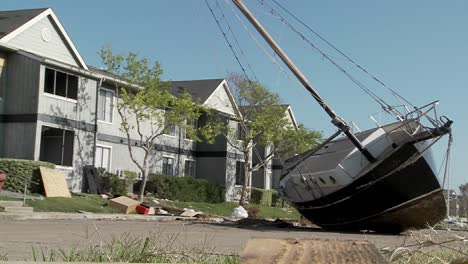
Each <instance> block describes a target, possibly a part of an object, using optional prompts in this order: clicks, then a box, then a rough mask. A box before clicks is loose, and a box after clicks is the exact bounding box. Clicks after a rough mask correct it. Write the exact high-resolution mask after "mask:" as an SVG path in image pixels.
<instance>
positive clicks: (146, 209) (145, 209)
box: [136, 204, 150, 215]
mask: <svg viewBox="0 0 468 264" xmlns="http://www.w3.org/2000/svg"><path fill="white" fill-rule="evenodd" d="M136 211H137V213H139V214H142V215H147V214H149V211H150V208H149V207H147V206H145V205H142V204H140V205H138V206H137V207H136Z"/></svg>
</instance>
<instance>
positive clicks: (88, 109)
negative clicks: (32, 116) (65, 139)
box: [37, 65, 97, 125]
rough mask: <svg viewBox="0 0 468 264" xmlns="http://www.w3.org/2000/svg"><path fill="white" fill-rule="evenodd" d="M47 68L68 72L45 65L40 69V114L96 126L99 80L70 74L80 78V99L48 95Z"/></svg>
mask: <svg viewBox="0 0 468 264" xmlns="http://www.w3.org/2000/svg"><path fill="white" fill-rule="evenodd" d="M46 67H47V68H51V69H56V70H60V71H62V72H67V71H66V70H62V69H58V68H56V67H50V66H44V65H42V66H41V67H40V73H39V74H38V75H39V76H40V79H39V85H38V87H39V89H37V90H38V91H39V94H40V96H39V107H38V113H39V114H45V115H50V116H54V117H59V118H66V119H70V120H76V121H80V122H84V123H87V124H93V125H94V123H95V112H96V87H97V80H93V79H89V78H87V77H85V76H79V75H76V74H74V73H71V72H70V73H69V74H72V75H75V76H78V77H79V78H78V99H77V100H73V99H68V98H65V97H60V96H56V95H53V94H48V93H45V92H44V74H45V68H46Z"/></svg>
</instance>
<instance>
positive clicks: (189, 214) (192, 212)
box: [180, 208, 203, 217]
mask: <svg viewBox="0 0 468 264" xmlns="http://www.w3.org/2000/svg"><path fill="white" fill-rule="evenodd" d="M199 214H203V212H196V211H195V210H193V209H191V208H184V212H183V213H181V214H180V216H185V217H194V216H196V215H199Z"/></svg>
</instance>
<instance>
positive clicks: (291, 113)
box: [286, 105, 297, 129]
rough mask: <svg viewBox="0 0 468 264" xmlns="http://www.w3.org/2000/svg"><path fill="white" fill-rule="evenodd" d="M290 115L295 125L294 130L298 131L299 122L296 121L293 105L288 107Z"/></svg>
mask: <svg viewBox="0 0 468 264" xmlns="http://www.w3.org/2000/svg"><path fill="white" fill-rule="evenodd" d="M286 110H287V111H288V113H289V116H291V120H292V121H293V123H294V124H293V125H294V128H296V129H297V121H296V117H295V116H294V113H293V110H292V107H291V105H288V108H287V109H286Z"/></svg>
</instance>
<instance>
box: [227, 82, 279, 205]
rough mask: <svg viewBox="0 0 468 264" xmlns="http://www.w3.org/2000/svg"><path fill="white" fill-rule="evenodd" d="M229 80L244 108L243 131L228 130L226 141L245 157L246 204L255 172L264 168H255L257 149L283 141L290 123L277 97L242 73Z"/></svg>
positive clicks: (242, 199)
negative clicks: (254, 158)
mask: <svg viewBox="0 0 468 264" xmlns="http://www.w3.org/2000/svg"><path fill="white" fill-rule="evenodd" d="M229 81H230V84H231V90H232V93H233V97H234V100H235V101H236V104H237V105H238V107H239V109H240V113H239V114H238V116H237V118H238V122H239V124H240V126H239V128H240V129H241V130H240V131H239V130H238V129H237V130H236V129H231V130H228V133H227V135H226V138H227V139H228V142H229V144H230V145H231V146H232V147H233V148H235V149H237V150H238V151H240V152H241V153H242V154H243V156H244V160H245V162H244V168H243V170H244V173H242V174H241V177H243V179H241V183H242V189H241V196H240V200H239V203H240V204H241V205H245V201H246V199H247V188H248V186H249V181H250V179H251V175H252V172H253V171H255V170H257V169H259V168H260V167H261V165H259V166H255V167H252V163H251V155H252V154H254V155H255V148H256V147H257V146H262V147H265V146H269V145H271V143H273V142H279V141H280V140H281V138H282V136H283V133H284V132H285V131H286V129H285V128H286V127H287V126H288V120H287V119H286V118H285V109H284V106H282V105H281V104H280V100H279V96H278V95H277V94H274V93H272V92H270V91H268V90H267V89H266V88H265V87H264V86H263V85H261V84H260V83H258V82H252V81H249V80H247V79H246V78H244V77H243V76H242V75H239V74H231V75H230V76H229ZM238 139H241V140H238ZM271 158H273V153H271V154H270V155H268V156H267V157H264V160H263V162H262V164H264V163H265V162H266V161H267V160H269V159H271Z"/></svg>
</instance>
